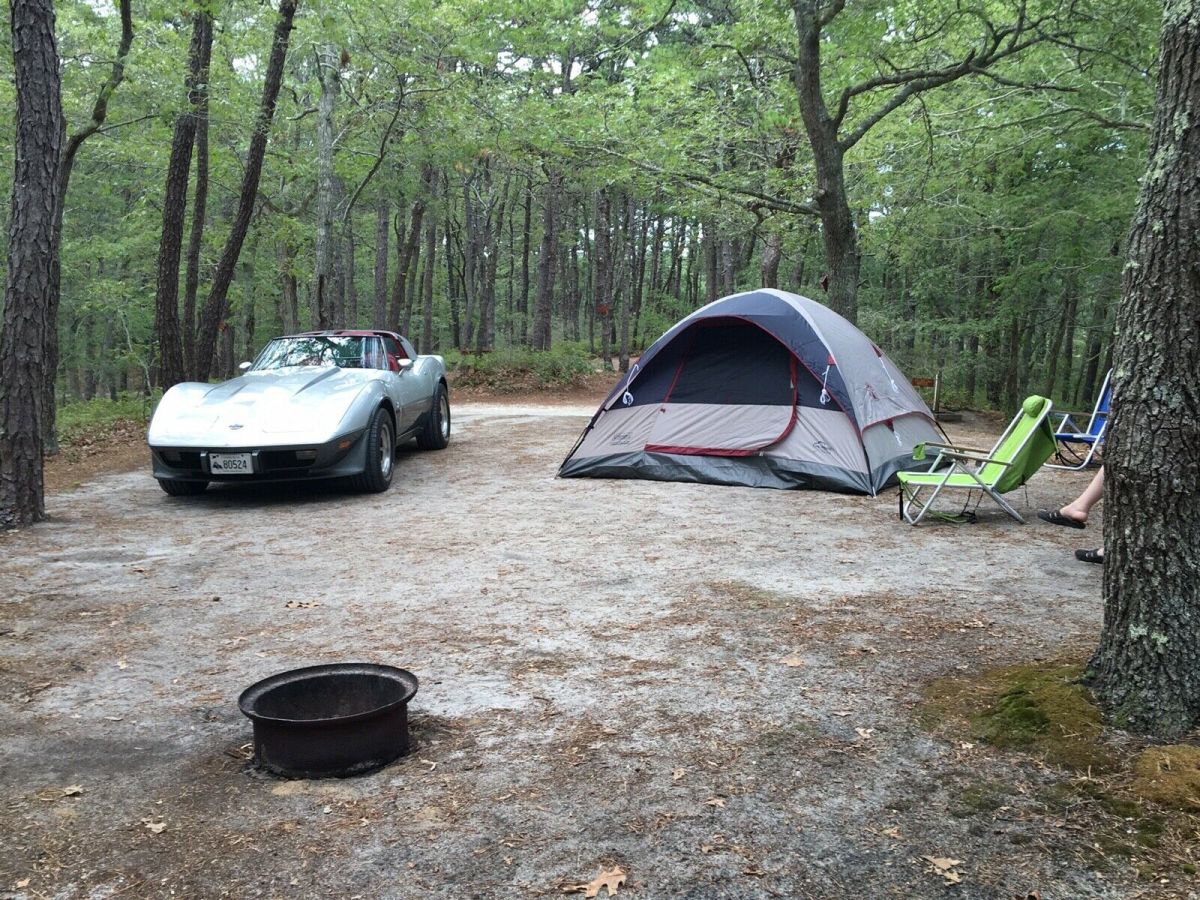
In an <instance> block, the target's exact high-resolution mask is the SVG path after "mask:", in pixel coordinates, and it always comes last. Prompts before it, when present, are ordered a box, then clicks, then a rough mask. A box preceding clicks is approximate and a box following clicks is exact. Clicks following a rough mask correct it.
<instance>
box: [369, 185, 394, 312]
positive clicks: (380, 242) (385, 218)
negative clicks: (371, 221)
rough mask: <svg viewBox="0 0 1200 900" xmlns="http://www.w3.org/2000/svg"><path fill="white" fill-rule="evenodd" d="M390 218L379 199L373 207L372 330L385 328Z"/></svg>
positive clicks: (385, 202) (384, 203)
mask: <svg viewBox="0 0 1200 900" xmlns="http://www.w3.org/2000/svg"><path fill="white" fill-rule="evenodd" d="M391 218H392V211H391V207H390V206H389V205H388V202H387V200H386V199H380V201H379V204H378V205H377V206H376V207H375V302H374V306H373V307H372V312H371V326H372V327H373V328H386V327H387V289H388V249H389V240H390V236H389V233H388V224H389V222H390V221H391Z"/></svg>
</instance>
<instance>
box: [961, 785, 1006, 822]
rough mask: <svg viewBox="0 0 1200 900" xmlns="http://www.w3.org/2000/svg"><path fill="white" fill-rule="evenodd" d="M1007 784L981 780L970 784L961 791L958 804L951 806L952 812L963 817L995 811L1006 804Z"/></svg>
mask: <svg viewBox="0 0 1200 900" xmlns="http://www.w3.org/2000/svg"><path fill="white" fill-rule="evenodd" d="M1009 793H1010V792H1009V789H1008V787H1007V786H1006V785H1004V784H1001V783H1000V782H996V781H979V782H975V783H974V784H970V785H968V786H967V787H965V788H963V789H962V791H960V792H959V795H958V797H957V798H956V801H957V802H956V804H955V805H954V806H952V807H951V809H950V814H951V815H952V816H954V817H955V818H959V819H963V818H968V817H970V816H973V815H975V814H977V813H993V812H995V811H996V810H998V809H999V808H1000V807H1002V806H1004V804H1005V801H1006V800H1007V799H1008V796H1009Z"/></svg>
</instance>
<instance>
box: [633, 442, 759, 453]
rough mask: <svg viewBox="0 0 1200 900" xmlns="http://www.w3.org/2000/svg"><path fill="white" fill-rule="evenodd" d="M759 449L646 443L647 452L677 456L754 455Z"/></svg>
mask: <svg viewBox="0 0 1200 900" xmlns="http://www.w3.org/2000/svg"><path fill="white" fill-rule="evenodd" d="M758 449H761V448H758ZM758 449H751V450H727V449H723V448H719V447H671V446H668V445H666V444H647V445H646V452H647V453H674V454H675V455H676V456H753V455H754V454H755V453H757V452H758Z"/></svg>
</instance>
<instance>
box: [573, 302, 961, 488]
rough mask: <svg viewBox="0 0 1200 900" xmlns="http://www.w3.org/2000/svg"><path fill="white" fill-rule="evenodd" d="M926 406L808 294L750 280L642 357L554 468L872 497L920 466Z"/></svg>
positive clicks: (878, 354)
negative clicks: (751, 284) (751, 286)
mask: <svg viewBox="0 0 1200 900" xmlns="http://www.w3.org/2000/svg"><path fill="white" fill-rule="evenodd" d="M941 439H942V438H941V435H939V433H938V428H937V424H936V422H935V420H934V418H933V414H932V413H931V412H930V411H929V407H928V406H926V405H925V401H924V400H922V399H921V397H920V395H918V394H917V392H916V391H915V390H913V387H912V385H911V384H910V383H909V381H908V379H907V378H905V377H904V375H903V373H901V371H900V370H899V369H898V368H896V366H895V364H894V363H892V361H891V360H890V359H888V358H887V357H886V356H885V355H884V354H883V351H881V350H880V349H879V348H878V347H877V346H875V344H874V343H872V341H871V340H870V339H869V338H867V336H866V335H864V334H863V333H862V332H861V331H859V330H858V329H857V328H855V327H854V326H853V325H851V324H850V323H849V322H847V321H846V320H845V319H844V318H842V317H841V316H839V315H838V314H837V313H835V312H834V311H833V310H831V309H829V308H828V307H825V306H822V305H821V304H820V303H817V302H816V301H815V300H810V299H808V298H807V297H801V296H799V295H797V294H789V293H787V292H785V291H777V290H766V289H764V290H757V291H748V292H746V293H742V294H734V295H732V296H729V297H725V298H723V299H721V300H717V301H715V302H713V303H710V304H708V305H707V306H705V307H703V308H702V309H698V310H696V312H694V313H692V314H691V315H689V316H688V317H687V318H685V319H682V320H681V321H679V322H678V323H676V324H675V326H674V327H672V328H671V329H670V330H669V331H667V333H666V334H664V335H663V336H662V337H661V338H659V339H658V340H657V341H655V342H654V344H653V345H652V346H651V347H650V348H649V349H647V350H646V352H645V353H643V354H642V356H641V359H639V360H638V363H637V365H635V366H633V367H632V368H631V369H630V370H629V372H628V373H627V374H626V375H625V377H624V378H623V379H622V380H621V382H620V383H619V384H618V385H617V386H616V387H615V388H614V389H613V391H612V393H611V394H609V395H608V397H607V399H605V401H604V402H603V403H602V404H601V405H600V408H599V409H598V410H597V411H596V414H595V415H594V416H593V417H592V420H591V422H590V423H589V424H588V426H587V428H586V429H585V430H584V432H583V435H582V436H581V437H580V438H579V441H578V442H577V443H576V445H575V448H574V449H573V450H572V451H571V453H570V455H569V456H567V458H566V460H565V461H564V462H563V464H562V466H561V467H560V468H559V470H558V474H559V475H560V476H563V477H595V478H648V479H652V480H656V481H693V482H706V483H709V484H727V485H745V486H748V487H771V488H818V489H823V490H832V491H846V492H853V493H862V494H875V493H877V492H878V491H880V490H881V489H883V488H884V487H886V486H887V485H888V484H891V483H894V482H895V475H896V472H898V471H902V470H909V469H915V468H920V467H921V466H922V465H925V466H927V465H928V463H927V462H925V463H922V462H918V461H917V460H915V459H913V456H912V452H913V448H914V446H915V445H916V444H918V443H921V442H924V441H935V442H936V441H939V440H941Z"/></svg>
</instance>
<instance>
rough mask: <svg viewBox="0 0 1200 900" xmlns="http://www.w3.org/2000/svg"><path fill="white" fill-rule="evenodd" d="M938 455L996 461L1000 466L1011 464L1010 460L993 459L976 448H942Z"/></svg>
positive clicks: (972, 460) (988, 461) (979, 460)
mask: <svg viewBox="0 0 1200 900" xmlns="http://www.w3.org/2000/svg"><path fill="white" fill-rule="evenodd" d="M938 456H946V457H949V458H950V459H969V460H971V462H981V463H996V464H997V465H1000V466H1011V465H1012V461H1011V460H1008V461H1005V460H1003V459H993V458H992V457H990V456H988V455H987V453H985V452H983V451H978V450H967V451H962V450H958V449H955V448H953V447H951V448H949V449H947V450H943V451H942V452H941V453H939V454H938Z"/></svg>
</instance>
